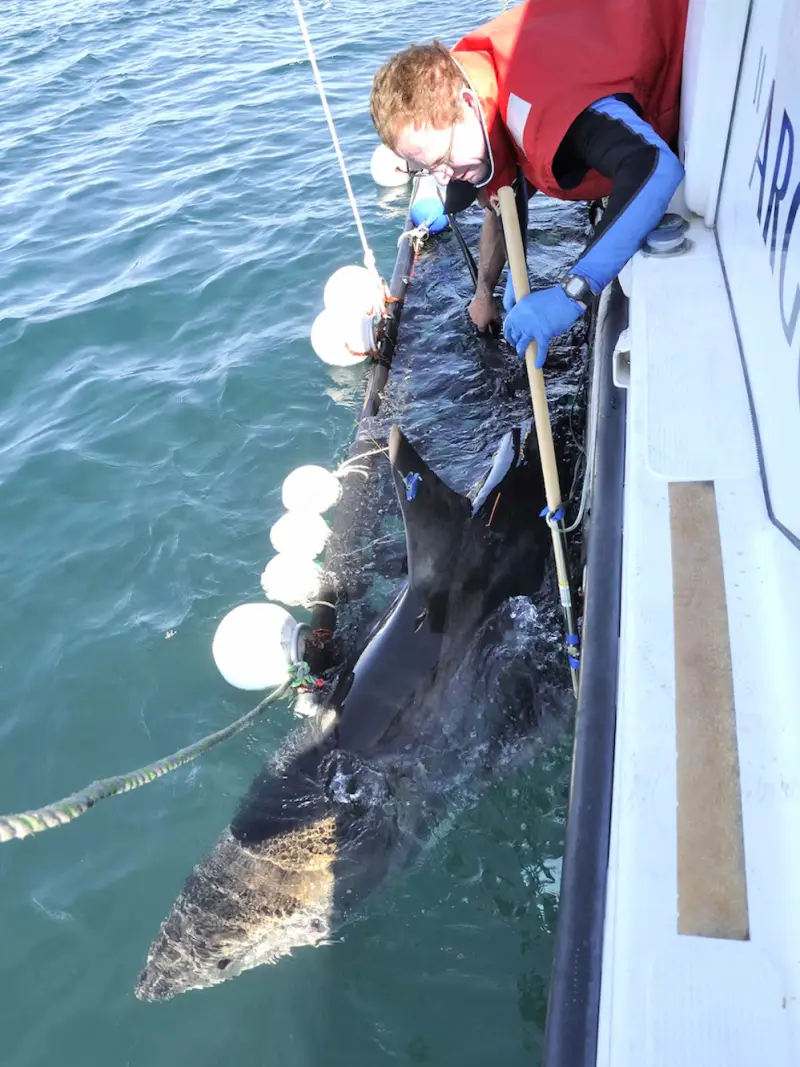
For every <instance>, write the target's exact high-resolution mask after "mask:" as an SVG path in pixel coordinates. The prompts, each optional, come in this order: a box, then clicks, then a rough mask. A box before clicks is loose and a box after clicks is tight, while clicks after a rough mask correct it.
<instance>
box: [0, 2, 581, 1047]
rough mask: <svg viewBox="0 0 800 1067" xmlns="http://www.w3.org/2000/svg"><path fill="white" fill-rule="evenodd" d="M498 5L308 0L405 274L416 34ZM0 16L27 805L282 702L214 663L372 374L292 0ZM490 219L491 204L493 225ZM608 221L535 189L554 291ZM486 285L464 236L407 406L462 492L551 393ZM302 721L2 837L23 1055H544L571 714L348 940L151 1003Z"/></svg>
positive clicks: (424, 294) (17, 646) (7, 521)
mask: <svg viewBox="0 0 800 1067" xmlns="http://www.w3.org/2000/svg"><path fill="white" fill-rule="evenodd" d="M501 6H502V5H500V4H499V3H497V2H495V3H488V2H476V3H474V4H471V5H470V6H469V10H465V9H464V8H463V7H462V5H458V4H455V3H449V2H448V0H445V2H444V3H442V4H439V5H437V6H436V7H435V8H432V7H430V6H429V5H425V4H419V3H414V2H412V0H403V2H401V3H399V4H397V5H394V6H393V7H392V8H386V7H384V6H380V5H372V4H366V3H363V2H361V0H329V2H325V3H307V4H306V5H305V11H306V17H307V19H308V22H309V27H310V30H311V33H312V37H313V39H314V41H315V44H316V47H317V55H318V60H319V63H320V66H321V68H322V72H323V77H324V79H325V83H326V87H327V89H328V92H329V98H330V103H331V106H332V109H333V111H334V115H335V118H336V121H337V129H338V131H339V134H340V137H341V140H342V145H343V149H344V152H345V155H346V158H347V160H348V165H349V167H350V173H351V178H352V181H353V185H354V188H355V192H356V195H357V197H358V201H359V205H360V207H361V210H362V217H363V220H364V225H365V227H366V230H367V233H368V236H369V239H370V244H371V246H372V248H373V250H374V252H375V254H376V257H377V260H378V265H379V267H380V269H381V271H382V273H383V274H384V276H385V277H386V278H388V277H389V275H390V273H391V268H392V264H393V261H394V256H395V251H396V243H397V238H398V234H399V231H400V228H401V226H402V221H403V218H404V215H405V209H406V202H405V197H406V196H407V191H399V192H398V191H391V192H382V191H380V190H378V189H376V187H375V186H374V185H373V183H372V181H371V178H370V176H369V158H370V155H371V152H372V150H373V148H374V145H375V135H374V131H373V130H372V127H371V123H370V121H369V116H368V111H367V101H368V96H369V88H370V81H371V76H372V74H373V72H374V70H375V68H376V67H377V65H378V64H379V63H380V62H381V61H382V60H383V59H384V58H385V57H387V56H388V55H389V54H390V53H391V52H392V51H394V50H396V49H397V48H400V47H403V46H404V45H405V44H406V43H408V41H409V40H412V39H416V40H422V39H427V38H430V37H432V36H434V35H436V36H439V37H441V38H442V39H443V40H445V41H447V42H452V41H454V40H455V39H456V38H457V37H458V35H459V34H460V33H462V32H464V31H466V30H467V29H469V28H471V27H472V26H474V25H477V24H478V23H479V22H481V21H483V20H484V19H486V18H489V17H491V16H493V15H495V14H497V13H499V11H500V9H501ZM0 40H2V42H3V47H2V49H0V86H2V92H3V101H4V107H3V109H2V111H0V166H1V168H2V169H1V173H2V181H0V249H1V253H0V531H1V534H2V553H0V697H1V703H0V811H6V812H12V811H22V810H25V809H27V808H32V807H36V806H39V805H41V804H44V803H46V802H48V801H52V800H55V799H57V798H59V797H61V796H64V795H67V794H69V793H71V792H72V791H74V790H75V789H77V788H80V787H81V786H83V785H85V784H87V783H89V782H90V781H92V780H94V779H96V778H98V777H102V776H105V775H109V774H115V773H120V772H122V771H126V770H129V769H132V768H135V767H138V766H140V765H142V764H144V763H147V762H148V761H151V760H153V759H156V758H158V757H160V756H163V755H165V754H167V753H169V752H171V751H173V750H175V749H177V748H179V747H180V746H182V745H185V744H187V743H189V742H191V741H193V740H196V739H198V738H199V737H201V736H203V735H204V734H206V733H209V732H211V731H213V730H216V729H219V728H220V727H222V726H223V725H225V724H227V723H228V722H230V721H231V720H232V719H234V718H236V717H237V716H238V715H240V714H242V713H243V712H244V711H245V710H247V708H248V707H250V706H251V705H252V703H254V701H253V700H252V699H250V698H249V697H248V695H247V694H242V693H237V692H236V691H234V690H232V689H230V688H229V687H228V686H227V685H226V684H225V683H224V681H223V680H222V679H221V678H220V677H219V675H218V674H217V672H216V669H215V667H214V664H213V661H212V659H211V655H210V645H211V639H212V637H213V634H214V630H215V628H216V625H217V623H218V622H219V620H220V618H221V617H222V616H223V615H224V613H225V612H226V611H228V610H229V609H230V608H231V607H233V606H234V605H235V604H237V603H240V602H241V601H243V600H248V599H254V598H257V597H259V596H260V588H259V582H258V579H259V574H260V572H261V570H262V569H263V566H264V564H265V563H266V561H267V560H268V558H269V557H270V555H271V547H270V544H269V539H268V531H269V527H270V525H271V524H272V523H273V522H274V521H275V520H276V519H277V518H278V517H279V515H280V513H281V501H280V486H281V482H282V480H283V478H284V477H285V475H286V474H287V473H288V472H289V471H290V470H292V469H293V468H294V467H296V466H298V465H299V464H301V463H308V462H313V463H321V464H323V465H325V466H329V467H334V466H335V465H336V463H337V462H338V461H339V460H341V458H342V457H343V455H344V454H345V452H346V449H347V446H348V444H349V442H350V441H351V439H352V435H353V431H354V424H355V419H356V417H357V414H358V410H359V408H360V403H361V398H362V395H363V388H364V380H365V370H364V369H356V370H347V371H331V370H329V369H328V368H326V367H324V366H323V365H322V364H321V363H320V362H319V361H318V360H317V359H316V357H315V356H314V354H313V351H312V349H311V347H310V344H309V340H308V337H309V332H310V326H311V323H312V321H313V319H314V317H315V315H316V314H317V312H318V311H319V310H320V309H321V306H322V289H323V286H324V283H325V281H326V279H327V277H328V276H329V275H330V273H331V272H332V270H333V269H335V268H336V267H337V266H342V265H344V264H346V263H356V262H359V261H360V256H361V251H360V245H359V243H358V239H357V235H356V231H355V228H354V226H353V222H352V217H351V215H350V213H349V209H348V206H347V202H346V199H345V194H344V190H343V186H342V182H341V178H340V176H339V172H338V166H337V163H336V160H335V157H334V154H333V151H332V149H331V146H330V140H329V137H328V133H327V127H326V124H325V121H324V117H323V114H322V111H321V108H320V106H319V101H318V98H317V95H316V90H315V87H314V83H313V79H312V75H311V69H310V66H309V64H308V62H307V60H306V59H305V52H304V48H303V44H302V40H301V37H300V34H299V31H298V28H297V24H296V21H295V16H294V13H293V10H292V8H291V5H290V4H289V3H280V4H277V3H273V2H265V3H258V2H255V0H226V2H221V0H217V2H215V0H92V2H89V0H16V2H15V0H6V3H4V4H3V5H2V7H0ZM478 224H479V218H478V215H477V213H472V214H468V215H467V216H466V217H465V219H464V229H465V233H466V234H467V236H468V239H469V240H470V241H471V243H472V244H473V247H475V244H476V240H477V232H478ZM586 225H587V224H586V219H585V212H584V210H583V208H581V207H576V206H566V207H565V206H561V205H555V204H553V203H552V202H548V201H542V202H539V201H538V198H537V200H536V201H534V210H533V215H532V223H531V233H532V236H531V243H532V251H531V254H530V259H531V262H532V268H533V270H534V272H535V273H536V274H537V276H538V278H539V279H540V280H542V281H546V280H547V279H548V278H550V277H555V276H556V274H557V273H558V271H559V269H561V267H562V266H563V264H564V263H566V262H569V260H570V258H574V257H575V254H576V252H577V250H578V249H579V248H580V246H581V243H582V241H584V240H585V238H586V233H587V229H586ZM468 299H469V278H468V276H467V273H466V270H465V268H464V266H463V263H462V262H461V260H460V256H459V253H458V249H457V247H456V245H455V242H454V241H453V239H452V237H451V236H450V235H445V236H444V237H443V238H442V239H441V241H439V242H437V243H436V245H434V246H432V247H428V248H426V249H425V250H423V252H422V254H421V256H420V259H419V261H418V263H417V267H416V269H415V276H414V280H413V282H412V286H411V290H410V293H409V301H408V307H407V309H406V313H405V315H404V318H403V323H402V326H401V343H400V348H399V351H398V368H397V369H398V373H397V375H395V376H393V379H392V381H391V384H390V389H389V392H388V396H387V404H388V406H389V411H390V413H391V415H392V417H395V418H397V419H398V420H399V421H401V423H402V424H403V425H404V427H405V428H406V429H407V430H408V432H409V434H412V433H413V435H414V439H415V440H418V441H419V442H420V447H421V448H422V449H423V450H424V454H425V456H426V458H427V459H428V460H429V462H431V463H432V465H435V466H436V467H437V469H441V470H442V471H443V473H446V475H447V476H448V477H449V478H450V479H451V481H452V482H453V484H455V485H456V487H457V488H460V489H466V488H467V487H468V486H469V484H471V483H472V482H473V481H474V480H475V478H476V477H477V476H478V475H479V474H480V473H481V471H482V469H483V468H484V467H485V463H486V462H487V461H488V459H489V458H490V457H491V452H492V448H493V444H494V442H495V441H496V439H497V437H498V436H499V434H500V433H501V432H502V431H503V429H504V428H505V427H506V425H507V424H508V422H509V421H512V420H516V419H519V418H524V417H525V415H526V413H527V404H526V396H525V382H524V375H523V374H522V371H521V368H520V367H519V365H518V364H516V363H515V360H514V358H513V356H511V355H509V353H508V352H507V351H505V352H504V351H503V350H502V348H496V347H495V348H494V349H491V346H487V345H486V344H485V342H483V341H481V340H480V339H478V338H477V337H476V336H475V335H474V333H473V332H472V331H471V330H470V328H469V325H468V323H467V320H466V315H465V310H464V309H465V305H466V303H467V300H468ZM490 349H491V350H490ZM581 352H582V349H581V338H580V336H574V337H573V338H572V340H571V343H570V344H567V345H562V346H561V348H560V349H559V350H557V351H556V352H555V353H554V355H553V357H552V358H551V360H550V362H549V364H548V366H549V368H550V371H549V376H548V377H549V381H550V383H551V388H552V398H553V403H554V411H555V414H556V418H557V420H558V426H557V434H556V436H557V440H558V442H559V446H560V447H562V448H563V450H564V451H565V453H566V454H567V455H568V456H569V455H571V456H572V458H573V459H574V455H575V449H574V444H573V443H571V441H572V438H573V436H574V433H573V430H575V431H577V432H578V435H579V427H578V426H577V425H576V424H575V420H574V419H573V417H572V416H573V415H575V412H574V411H573V396H574V394H575V393H576V391H577V390H579V387H580V380H581V371H580V367H581V363H580V359H581ZM584 354H585V353H584ZM577 411H578V412H579V411H580V405H579V404H578V406H577ZM576 417H577V416H576ZM578 421H579V420H578ZM571 425H572V426H573V429H571V428H570V426H571ZM549 624H550V626H551V632H550V633H549V637H548V633H547V631H545V633H544V638H545V644H549V646H550V648H551V655H552V657H553V663H552V665H551V667H549V668H548V671H549V673H548V678H549V679H550V681H549V683H548V684H552V685H553V686H554V687H555V688H556V689H558V687H559V686H561V687H562V688H563V686H564V684H565V682H564V671H563V668H560V667H559V666H558V665H557V663H556V659H555V657H556V656H557V645H558V637H557V626H556V622H555V620H554V619H553V618H551V619H550V620H549ZM291 727H292V716H291V714H290V712H289V711H288V709H287V708H286V707H281V708H275V709H274V710H272V711H271V712H270V713H269V714H268V715H267V716H266V717H265V718H264V719H263V720H262V721H261V723H260V724H259V725H258V726H257V727H256V728H254V729H253V730H251V731H250V732H248V733H247V734H245V735H241V736H239V737H238V738H236V739H235V740H233V741H231V742H229V743H227V744H225V745H224V746H222V747H220V748H218V749H216V750H215V751H214V752H213V753H210V754H208V755H207V756H205V757H203V758H202V759H201V760H200V761H199V762H197V763H196V764H194V765H192V766H191V767H188V768H184V769H182V770H179V771H178V772H176V773H175V774H173V775H170V776H168V777H167V778H165V779H162V780H160V781H159V782H157V783H155V784H153V785H150V786H147V787H146V788H143V789H141V790H138V791H136V792H133V793H131V794H128V795H126V796H124V797H119V798H115V799H112V800H109V801H107V802H105V803H103V804H101V805H99V806H98V807H97V808H96V809H95V810H93V811H91V812H89V813H88V814H87V815H86V816H84V817H83V818H81V819H79V820H77V821H76V822H74V823H73V824H71V825H70V826H67V827H65V828H61V829H57V830H52V831H48V832H47V833H44V834H41V835H38V836H35V837H33V838H30V839H28V840H26V841H24V842H11V843H7V844H5V845H2V846H0V905H1V906H0V1062H2V1064H3V1067H44V1065H45V1064H48V1063H50V1062H52V1060H53V1058H54V1057H55V1056H57V1057H58V1059H59V1062H61V1063H63V1064H66V1065H72V1064H78V1063H80V1064H81V1065H82V1067H100V1065H102V1067H140V1065H144V1064H158V1065H162V1064H174V1063H180V1064H184V1063H185V1064H192V1065H195V1067H206V1065H209V1067H210V1065H212V1064H218V1063H221V1062H232V1063H237V1064H238V1065H241V1067H250V1065H262V1064H264V1065H267V1064H282V1065H286V1067H306V1065H312V1064H314V1065H316V1064H324V1065H336V1064H348V1065H349V1067H361V1065H366V1064H370V1065H373V1064H378V1063H383V1062H389V1061H396V1062H399V1063H417V1064H419V1063H423V1064H424V1063H430V1064H435V1065H437V1067H448V1065H450V1064H453V1065H456V1064H458V1065H460V1067H463V1065H464V1064H472V1063H475V1064H482V1063H485V1062H487V1061H488V1060H494V1061H496V1062H499V1063H503V1064H505V1065H514V1064H526V1065H531V1064H536V1063H537V1062H538V1061H539V1049H540V1044H541V1038H542V1030H543V1025H544V1015H545V1007H546V997H547V981H548V974H549V967H550V958H551V952H552V935H553V929H554V922H555V917H556V913H557V887H558V872H559V856H560V854H561V850H562V848H563V829H564V826H563V822H564V811H565V797H566V789H567V785H568V777H569V752H570V739H569V736H568V729H567V730H565V732H564V734H563V736H560V737H559V738H558V739H557V740H556V741H555V743H554V744H552V745H551V746H549V747H548V748H547V749H546V750H545V751H544V752H543V753H542V754H541V756H540V757H539V758H538V759H537V761H536V763H535V765H534V766H533V767H531V768H530V769H528V770H525V771H524V772H520V773H519V774H517V775H515V776H514V777H513V779H510V780H507V781H503V782H498V783H497V784H496V785H495V786H494V787H493V788H492V789H491V790H490V791H489V792H488V793H487V794H486V796H485V797H484V798H483V799H482V800H481V802H480V803H479V804H478V805H477V806H476V807H474V808H472V809H470V810H467V811H465V812H463V813H460V814H459V815H458V817H457V818H456V819H455V820H454V822H453V825H452V826H451V827H450V830H449V832H448V833H447V834H446V835H444V836H443V837H442V839H441V840H440V841H438V842H437V843H436V844H435V846H434V847H433V848H432V849H431V850H430V852H429V853H428V855H427V857H426V859H425V862H424V863H423V864H421V865H420V867H419V868H418V869H417V870H415V871H413V872H412V873H411V874H410V875H409V877H408V878H407V879H405V880H404V881H403V882H402V883H400V884H399V885H398V886H397V887H396V890H395V891H393V892H392V893H390V894H389V895H388V897H387V899H386V900H384V901H382V902H381V903H380V904H379V905H376V907H375V908H374V909H368V911H367V912H366V914H365V916H364V918H363V919H362V920H361V921H360V922H358V923H356V924H354V925H353V926H352V927H350V928H349V929H347V930H346V931H343V934H342V937H341V940H340V942H338V943H337V944H335V945H332V946H330V947H328V948H325V949H320V950H314V951H306V952H303V953H299V954H297V956H296V957H294V958H292V959H291V960H288V961H284V963H282V964H281V965H279V966H278V967H273V968H261V969H258V970H256V971H252V972H249V973H248V974H246V975H244V976H242V977H241V978H238V979H236V980H234V981H232V982H229V983H225V984H224V985H222V986H219V987H217V988H215V989H213V990H211V991H207V992H203V993H192V994H188V995H186V996H183V997H180V998H178V999H176V1000H175V1001H172V1002H169V1003H167V1004H159V1005H148V1004H142V1003H140V1002H139V1001H137V1000H136V999H135V998H134V996H133V985H134V982H135V979H136V976H137V974H138V972H139V970H140V969H141V967H142V965H143V963H144V959H145V956H146V952H147V948H148V945H149V944H150V941H151V940H152V938H153V936H154V935H155V933H156V931H157V929H158V925H159V923H160V922H161V920H162V919H163V917H164V916H165V915H166V913H167V911H168V909H169V907H170V905H171V903H172V900H173V899H174V897H175V895H176V893H177V892H178V891H179V889H180V888H181V886H182V884H183V881H184V879H185V877H186V876H187V874H188V873H189V871H190V870H191V868H192V866H193V865H194V863H195V862H197V860H198V859H199V858H200V857H201V856H202V855H203V854H204V853H205V852H206V851H207V849H208V848H209V846H210V845H211V843H212V842H213V841H214V840H215V838H216V836H217V835H218V833H219V832H220V830H221V829H222V828H223V827H224V826H225V824H226V823H227V821H228V819H229V818H230V815H231V813H232V811H233V809H234V807H235V804H236V801H237V799H238V798H239V797H240V796H241V795H242V793H243V792H244V791H245V789H246V788H247V786H248V784H249V782H250V780H251V778H252V776H253V774H254V773H255V772H256V770H257V769H258V767H259V766H260V764H261V762H262V760H263V758H264V756H265V754H268V753H269V752H270V751H271V750H273V749H274V747H275V746H276V745H277V744H278V742H279V741H280V739H281V738H283V737H284V736H285V734H286V732H287V731H288V730H289V729H290V728H291Z"/></svg>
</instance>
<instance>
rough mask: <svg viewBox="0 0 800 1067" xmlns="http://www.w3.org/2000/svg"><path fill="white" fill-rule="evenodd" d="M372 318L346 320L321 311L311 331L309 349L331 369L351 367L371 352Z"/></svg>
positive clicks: (373, 327)
mask: <svg viewBox="0 0 800 1067" xmlns="http://www.w3.org/2000/svg"><path fill="white" fill-rule="evenodd" d="M375 345H376V338H375V325H374V320H373V317H372V315H361V314H353V315H351V316H350V318H349V319H347V318H342V316H341V315H339V314H337V313H336V312H334V311H332V310H331V309H330V308H325V309H324V311H321V312H320V313H319V315H317V317H316V318H315V319H314V323H313V325H312V327H311V347H312V348H313V349H314V351H315V352H316V354H317V355H318V356H319V358H320V359H321V360H322V362H323V363H327V364H328V365H329V366H331V367H353V366H355V365H356V364H358V363H363V362H364V360H365V359H368V358H369V357H370V356H371V355H372V353H373V352H374V351H375Z"/></svg>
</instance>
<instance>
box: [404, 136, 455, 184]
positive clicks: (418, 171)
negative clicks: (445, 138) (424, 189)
mask: <svg viewBox="0 0 800 1067" xmlns="http://www.w3.org/2000/svg"><path fill="white" fill-rule="evenodd" d="M455 136H456V124H455V123H453V125H452V126H451V127H450V143H449V144H448V146H447V151H446V152H445V154H444V155H443V156H442V158H441V159H437V160H436V162H435V163H431V164H429V165H428V166H427V167H411V166H409V167H408V168H407V169H408V173H409V176H410V177H411V178H416V177H417V176H418V175H422V174H433V172H434V171H435V170H441V168H442V167H447V166H450V157H451V156H452V154H453V142H454V140H455Z"/></svg>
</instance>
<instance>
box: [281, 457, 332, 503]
mask: <svg viewBox="0 0 800 1067" xmlns="http://www.w3.org/2000/svg"><path fill="white" fill-rule="evenodd" d="M341 496H342V485H341V482H340V481H339V479H338V478H337V477H336V475H335V474H331V472H330V471H326V470H325V468H324V467H318V466H316V465H315V464H313V463H309V464H306V465H305V466H303V467H297V468H295V470H293V471H292V472H291V474H287V475H286V477H285V478H284V481H283V489H282V491H281V498H282V500H283V506H284V507H285V508H286V510H287V511H306V512H308V511H311V512H314V513H315V514H317V515H323V514H324V513H325V512H326V511H328V510H329V509H330V508H332V507H333V506H334V504H338V503H339V500H340V499H341Z"/></svg>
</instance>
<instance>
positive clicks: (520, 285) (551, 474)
mask: <svg viewBox="0 0 800 1067" xmlns="http://www.w3.org/2000/svg"><path fill="white" fill-rule="evenodd" d="M498 197H499V200H500V217H501V219H502V222H503V233H504V235H505V241H506V253H507V255H508V268H509V270H510V271H511V279H512V281H513V283H514V296H515V297H516V299H517V300H522V298H523V297H525V296H527V295H528V293H530V291H531V290H530V286H529V285H528V268H527V265H526V263H525V250H524V248H523V246H522V234H521V232H520V228H519V218H518V216H517V206H516V200H515V198H514V191H513V189H511V187H510V186H508V185H504V186H503V188H502V189H500V191H499V193H498ZM525 366H526V368H527V371H528V384H529V386H530V390H531V402H532V405H533V421H534V425H535V426H536V438H537V440H538V442H539V458H540V460H541V464H542V475H543V477H544V491H545V496H546V498H547V510H548V513H549V514H548V517H547V521H548V525H549V526H550V531H551V533H552V535H553V552H554V554H555V559H556V574H557V576H558V591H559V596H560V598H561V607H562V609H563V612H564V621H565V625H566V628H567V645H568V647H567V654H568V656H569V659H570V671H571V673H572V687H573V689H574V691H575V694H576V695H577V692H578V667H577V666H574V665H573V663H574V664H577V663H578V661H579V657H580V652H579V645H578V644H577V633H576V630H575V620H574V613H573V610H572V594H571V592H570V587H569V571H568V569H567V552H566V544H565V541H566V537H565V534H564V529H563V526H562V524H561V519H559V518H556V517H555V516H557V515H558V514H559V510H560V508H561V503H562V502H561V487H560V486H559V484H558V468H557V466H556V450H555V447H554V446H553V428H552V426H551V424H550V412H549V411H548V408H547V396H546V394H545V391H544V375H543V374H542V372H541V371H540V370H537V369H536V342H535V341H531V343H530V344H529V345H528V348H527V350H526V352H525Z"/></svg>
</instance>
